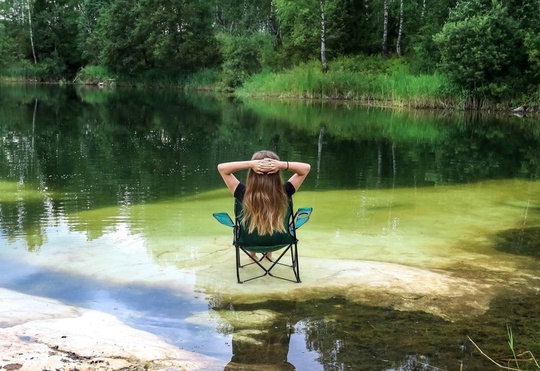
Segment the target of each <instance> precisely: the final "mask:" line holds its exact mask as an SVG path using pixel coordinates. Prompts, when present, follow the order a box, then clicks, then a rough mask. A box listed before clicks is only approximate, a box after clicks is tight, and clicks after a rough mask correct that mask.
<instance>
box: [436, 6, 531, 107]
mask: <svg viewBox="0 0 540 371" xmlns="http://www.w3.org/2000/svg"><path fill="white" fill-rule="evenodd" d="M491 4H493V5H491ZM434 41H435V43H436V45H437V46H438V49H439V51H440V53H441V63H440V65H441V68H442V70H443V71H444V72H445V73H446V74H448V76H449V77H450V78H451V79H452V80H453V81H454V82H455V83H456V84H457V85H458V86H459V87H461V88H463V89H465V90H466V91H467V92H469V93H470V94H471V95H472V96H473V97H475V98H480V99H482V98H489V99H496V98H503V97H509V96H511V95H512V94H513V93H515V92H516V89H515V88H518V87H521V85H522V83H523V81H522V79H521V78H522V76H523V71H524V70H526V69H527V63H526V61H527V58H526V53H525V52H524V40H523V32H522V30H521V29H520V27H519V24H518V22H516V20H514V19H513V18H512V15H511V14H510V13H509V11H508V8H507V7H505V6H503V5H502V4H501V3H497V2H493V3H491V2H487V1H483V0H474V1H462V2H460V3H458V4H457V6H456V7H455V8H454V9H453V11H452V12H451V14H450V18H449V22H448V23H446V24H445V25H444V26H443V29H442V31H441V32H439V33H438V34H436V35H435V36H434ZM520 81H521V83H520Z"/></svg>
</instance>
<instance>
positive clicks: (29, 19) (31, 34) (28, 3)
mask: <svg viewBox="0 0 540 371" xmlns="http://www.w3.org/2000/svg"><path fill="white" fill-rule="evenodd" d="M26 5H27V6H28V26H29V27H30V44H31V45H32V56H33V57H34V64H37V57H36V49H35V48H34V32H33V31H32V14H31V12H30V0H28V1H27V2H26Z"/></svg>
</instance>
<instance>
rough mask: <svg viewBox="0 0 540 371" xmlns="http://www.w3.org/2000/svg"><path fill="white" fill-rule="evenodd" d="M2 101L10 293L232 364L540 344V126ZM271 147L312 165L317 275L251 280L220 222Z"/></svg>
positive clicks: (256, 105)
mask: <svg viewBox="0 0 540 371" xmlns="http://www.w3.org/2000/svg"><path fill="white" fill-rule="evenodd" d="M1 97H2V105H0V111H1V114H2V115H1V117H2V119H3V121H4V122H3V124H2V126H1V127H0V137H1V138H2V141H0V175H1V180H0V266H1V268H2V272H4V274H3V275H2V277H0V287H5V288H10V289H13V290H17V291H20V292H24V293H29V294H33V295H38V296H46V297H50V298H56V299H58V300H61V301H63V302H65V303H67V304H71V305H77V306H82V307H86V308H92V309H97V310H101V311H105V312H107V313H111V314H113V315H115V316H117V317H118V318H120V319H122V320H123V321H125V322H126V323H128V324H130V325H132V326H134V327H137V328H140V329H144V330H146V331H150V332H153V333H156V334H159V335H160V336H163V337H164V338H166V339H167V340H169V341H171V342H172V343H174V344H176V345H178V346H180V347H182V348H185V349H188V350H192V351H194V352H199V353H202V354H206V355H210V356H213V357H216V358H218V359H220V360H222V362H223V367H224V368H228V369H235V368H236V369H238V368H241V367H254V366H253V364H259V365H261V364H262V365H266V367H268V368H269V369H276V368H281V369H290V367H292V366H291V365H293V366H294V367H295V368H296V369H298V370H315V369H321V370H322V369H325V370H345V369H366V370H368V369H373V370H413V369H429V368H427V366H425V365H430V366H431V367H437V368H440V369H460V367H463V369H464V370H476V369H478V370H481V369H486V367H490V363H489V361H487V360H486V359H485V357H482V356H481V355H480V354H479V352H478V351H477V350H476V349H475V348H474V346H473V345H472V343H471V341H470V340H469V339H468V338H467V336H469V337H470V338H471V339H473V340H474V341H475V342H477V343H478V344H480V345H481V346H482V349H483V350H485V351H486V352H487V353H488V354H491V355H493V356H494V357H496V358H497V359H499V360H503V359H507V358H508V357H510V356H511V352H510V350H509V349H508V345H507V328H506V326H507V325H509V326H511V328H512V330H513V334H514V336H515V342H516V344H517V346H518V347H519V349H520V350H521V351H525V350H531V351H533V352H534V351H536V354H539V353H540V350H539V349H538V348H539V344H540V341H539V339H538V334H539V333H540V332H539V331H538V326H539V322H538V320H537V318H539V317H538V313H536V312H537V309H536V307H537V306H536V301H537V299H538V298H537V296H538V291H539V289H540V285H539V272H538V268H539V263H538V257H539V256H538V251H539V250H538V241H539V238H538V236H539V234H538V230H539V228H540V183H539V182H538V181H537V179H538V172H539V170H538V151H537V149H538V148H539V146H538V144H540V134H539V131H540V130H539V129H538V126H537V125H536V124H535V123H534V122H529V121H527V120H526V119H518V118H511V117H504V118H494V117H487V118H478V117H475V118H465V117H440V116H437V115H433V114H417V113H408V112H404V113H400V112H392V111H384V110H373V109H371V110H367V109H364V108H358V107H352V106H345V105H338V106H332V105H297V104H290V103H289V104H286V103H279V102H263V103H261V102H237V101H234V100H233V101H231V100H227V99H218V98H214V97H190V96H183V95H181V94H176V93H167V92H153V93H151V94H148V93H141V92H136V91H115V92H110V91H93V90H91V91H86V90H82V91H73V90H71V89H69V88H68V89H64V90H59V89H57V88H52V87H37V88H29V87H25V88H24V89H23V88H21V87H6V86H4V87H2V95H1ZM239 138H242V141H240V140H239ZM260 148H271V149H275V150H277V151H278V152H279V153H280V154H281V155H282V157H283V158H287V159H291V160H301V161H307V162H310V163H311V164H312V172H311V174H310V176H309V178H308V180H307V181H306V183H305V185H304V186H303V188H302V189H301V191H300V192H299V193H298V194H297V195H295V198H294V200H295V205H296V206H313V207H314V210H315V211H314V214H313V216H312V218H311V220H310V221H309V223H308V224H306V225H305V226H304V227H302V229H301V230H300V232H299V237H300V264H301V275H302V283H301V284H292V283H288V282H281V281H280V282H275V280H274V281H272V280H270V279H267V277H265V278H264V279H262V280H258V281H253V282H250V283H246V284H244V285H238V284H236V277H235V272H234V262H233V260H232V259H233V251H232V248H231V247H230V242H231V237H232V236H231V235H230V233H231V232H230V230H229V229H227V228H226V227H224V226H221V225H219V224H218V223H217V222H215V220H213V218H212V216H211V214H212V212H215V211H228V212H232V200H231V197H230V195H229V194H228V193H227V191H226V190H225V189H224V187H223V185H222V183H221V180H220V179H219V175H218V174H217V172H216V170H215V166H216V165H217V163H219V162H222V161H228V160H233V159H239V158H246V157H249V156H250V155H251V153H252V152H253V151H254V150H257V149H260ZM254 354H255V355H256V357H254ZM227 365H228V366H227ZM248 365H251V366H248ZM423 365H424V366H423Z"/></svg>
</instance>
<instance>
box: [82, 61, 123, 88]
mask: <svg viewBox="0 0 540 371" xmlns="http://www.w3.org/2000/svg"><path fill="white" fill-rule="evenodd" d="M115 79H116V76H115V75H114V74H113V73H112V72H111V71H109V69H108V68H107V67H103V66H85V67H83V68H81V69H80V70H79V72H78V73H77V75H76V76H75V79H74V80H73V82H74V83H76V84H83V85H100V84H107V85H110V84H111V83H113V82H114V81H115Z"/></svg>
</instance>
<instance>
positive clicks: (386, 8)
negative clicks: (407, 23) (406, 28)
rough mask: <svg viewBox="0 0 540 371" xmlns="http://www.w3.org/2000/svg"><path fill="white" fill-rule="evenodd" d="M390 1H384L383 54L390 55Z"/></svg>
mask: <svg viewBox="0 0 540 371" xmlns="http://www.w3.org/2000/svg"><path fill="white" fill-rule="evenodd" d="M389 8H390V0H384V4H383V35H382V54H383V56H385V57H386V56H387V55H388V16H389Z"/></svg>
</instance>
